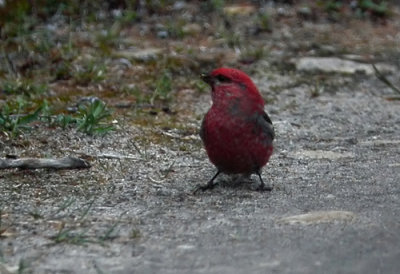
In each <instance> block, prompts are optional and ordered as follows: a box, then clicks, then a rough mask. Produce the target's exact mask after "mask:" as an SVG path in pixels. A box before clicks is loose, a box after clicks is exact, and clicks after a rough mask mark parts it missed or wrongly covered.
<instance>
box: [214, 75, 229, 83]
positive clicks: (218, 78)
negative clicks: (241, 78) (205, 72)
mask: <svg viewBox="0 0 400 274" xmlns="http://www.w3.org/2000/svg"><path fill="white" fill-rule="evenodd" d="M216 78H217V80H218V81H220V82H221V83H227V82H231V79H229V78H228V77H226V76H223V75H221V74H218V75H217V77H216Z"/></svg>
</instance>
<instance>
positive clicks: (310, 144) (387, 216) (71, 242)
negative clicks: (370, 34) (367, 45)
mask: <svg viewBox="0 0 400 274" xmlns="http://www.w3.org/2000/svg"><path fill="white" fill-rule="evenodd" d="M313 31H314V30H310V32H311V33H312V32H313ZM284 32H285V31H284V30H279V31H276V32H274V35H275V33H277V34H276V35H278V36H279V35H280V34H281V33H284ZM332 35H333V36H334V37H336V36H338V37H339V36H340V33H333V32H332ZM272 37H273V36H272ZM396 37H397V38H396V39H397V41H398V39H399V38H398V37H399V36H398V32H397V36H396ZM278 39H280V38H276V40H275V41H274V43H275V42H276V41H278ZM338 39H339V38H338ZM271 40H273V39H271ZM288 40H290V39H288ZM293 40H295V39H293ZM305 40H306V39H305ZM343 40H346V39H343ZM279 41H280V40H279ZM279 41H278V42H279ZM278 42H276V43H278ZM345 42H346V41H345ZM285 43H286V42H283V44H285ZM349 43H350V44H351V43H352V42H351V41H349ZM371 44H372V42H371ZM371 47H372V46H371ZM271 48H272V47H271ZM352 50H353V49H352V48H351V47H350V48H349V49H348V51H350V53H354V54H359V52H358V51H357V49H356V48H354V52H352ZM398 50H399V48H398V47H397V48H396V47H395V48H394V49H393V51H392V52H390V53H388V55H386V58H383V59H385V60H386V61H385V60H383V61H385V62H386V63H387V64H391V65H393V66H394V67H395V69H394V70H393V71H392V73H391V74H389V75H388V77H389V78H390V79H391V80H392V81H393V83H394V84H396V85H397V86H400V82H399V80H400V77H399V73H398V72H399V65H400V64H399V63H398V57H399V56H398ZM302 54H304V53H299V55H302ZM390 54H393V58H390ZM284 59H285V57H284V56H282V54H281V53H280V52H275V53H271V55H267V56H265V57H264V60H260V61H259V62H257V63H256V64H254V65H252V69H251V70H250V72H251V77H252V78H253V79H254V81H255V82H256V84H257V85H258V86H259V88H260V90H261V91H262V93H263V96H264V98H266V101H267V105H266V110H267V112H268V113H269V114H270V116H271V119H272V120H273V122H274V125H275V129H276V141H275V152H274V154H273V156H272V158H271V160H270V162H269V163H268V164H267V166H266V167H265V168H264V170H263V178H264V180H265V181H266V182H267V183H269V184H272V185H273V186H274V189H273V191H272V192H262V193H260V192H257V191H254V188H255V187H256V185H255V184H256V182H258V181H257V178H256V177H254V178H253V181H254V183H251V182H247V183H242V184H240V183H238V184H233V183H232V182H231V181H230V179H229V178H228V177H221V178H220V184H219V185H218V186H217V187H215V189H213V190H211V191H206V192H204V193H199V194H197V195H192V190H193V188H194V187H195V186H196V185H197V184H199V183H205V182H207V181H208V180H209V179H210V178H211V177H212V176H213V175H214V172H215V168H214V167H213V166H212V164H210V162H209V161H208V159H207V156H206V154H205V151H204V149H203V148H202V146H201V140H200V138H199V136H198V134H197V132H198V129H199V127H200V122H201V120H200V117H202V116H203V115H204V113H205V112H206V111H207V109H208V108H209V106H210V94H209V93H208V92H206V93H201V95H200V96H197V95H196V94H195V95H193V93H194V92H193V91H190V90H183V91H179V94H180V95H179V96H181V98H184V97H185V96H188V97H190V98H192V99H191V101H190V100H187V101H186V100H183V99H182V102H179V103H178V104H177V105H176V106H174V108H175V109H178V110H179V109H190V110H192V111H193V113H194V114H193V115H192V116H189V117H187V121H186V127H185V128H184V129H178V128H162V127H157V126H155V127H145V126H143V127H142V126H140V125H134V124H132V123H130V122H129V120H128V119H127V120H124V117H117V118H116V119H117V120H118V129H117V130H116V131H115V132H112V133H110V134H108V135H106V136H105V137H92V136H87V135H85V134H82V133H79V132H77V131H76V130H71V131H66V130H62V129H57V128H55V129H48V128H47V127H46V126H45V125H40V124H37V125H35V126H34V127H35V128H34V130H32V131H31V132H30V133H26V135H25V136H24V138H25V139H24V140H26V141H22V142H21V141H19V142H13V141H7V142H3V141H1V140H0V149H1V151H2V153H3V154H2V155H1V157H3V156H4V155H6V154H12V155H19V156H30V157H35V156H38V157H39V156H40V157H56V156H58V157H61V156H65V155H73V156H79V157H83V158H85V159H87V160H88V161H89V162H90V163H91V165H92V167H91V168H90V169H88V170H70V171H51V170H35V171H26V170H2V171H0V193H1V196H0V198H1V201H0V202H1V204H0V208H1V223H0V224H1V225H0V228H1V229H2V231H1V235H2V237H1V238H0V273H18V272H20V273H121V274H122V273H171V274H172V273H398V272H399V269H400V260H399V259H400V217H399V216H400V186H399V184H400V182H399V181H400V175H399V174H400V157H399V153H400V137H399V136H400V104H399V102H400V101H399V100H393V98H392V97H393V96H394V95H395V93H394V91H392V90H391V89H389V88H388V87H387V86H386V85H384V84H383V83H382V82H381V81H379V80H378V79H376V77H375V76H374V75H370V74H369V75H364V74H362V73H355V74H340V73H322V74H321V75H322V76H321V75H320V74H319V73H315V72H301V71H297V70H295V69H293V68H291V69H288V70H283V71H281V70H277V69H274V68H275V67H274V66H272V65H271V64H272V63H274V62H276V60H278V61H279V62H282V63H283V62H284V61H287V60H284ZM396 66H397V67H396ZM320 76H321V77H320ZM302 79H307V81H303V80H302ZM321 79H322V80H321ZM319 81H321V82H319ZM193 97H195V98H193ZM390 98H392V99H390ZM159 115H167V114H163V113H159ZM147 136H149V137H148V138H147ZM154 136H158V137H157V138H154ZM146 139H147V140H146ZM305 213H309V214H310V215H306V216H304V215H302V214H305Z"/></svg>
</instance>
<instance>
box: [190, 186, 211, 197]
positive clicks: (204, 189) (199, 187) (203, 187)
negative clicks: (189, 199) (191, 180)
mask: <svg viewBox="0 0 400 274" xmlns="http://www.w3.org/2000/svg"><path fill="white" fill-rule="evenodd" d="M214 186H215V184H205V185H197V186H196V187H195V189H194V190H193V195H195V194H197V192H199V191H200V190H201V191H206V190H207V189H213V188H214Z"/></svg>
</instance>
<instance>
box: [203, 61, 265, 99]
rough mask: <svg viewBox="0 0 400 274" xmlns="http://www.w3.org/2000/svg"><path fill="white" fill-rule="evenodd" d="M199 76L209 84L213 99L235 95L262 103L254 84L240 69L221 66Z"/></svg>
mask: <svg viewBox="0 0 400 274" xmlns="http://www.w3.org/2000/svg"><path fill="white" fill-rule="evenodd" d="M201 78H202V79H203V81H204V82H206V83H207V84H209V85H210V86H211V89H212V97H213V101H215V100H218V99H225V98H228V97H235V98H246V99H249V100H251V101H253V102H254V103H256V104H260V105H264V100H263V99H262V97H261V95H260V93H259V92H258V89H257V87H256V85H255V84H254V83H253V81H252V80H251V79H250V77H249V76H247V74H246V73H244V72H243V71H241V70H238V69H233V68H224V67H223V68H218V69H215V70H213V71H212V72H211V73H210V74H203V75H202V76H201ZM217 98H218V99H217Z"/></svg>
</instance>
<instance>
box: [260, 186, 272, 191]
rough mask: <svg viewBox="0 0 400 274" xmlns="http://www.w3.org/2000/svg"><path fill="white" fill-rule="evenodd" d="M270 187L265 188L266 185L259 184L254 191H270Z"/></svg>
mask: <svg viewBox="0 0 400 274" xmlns="http://www.w3.org/2000/svg"><path fill="white" fill-rule="evenodd" d="M272 189H273V188H272V186H267V185H266V184H260V185H259V186H258V187H257V188H256V190H257V191H272Z"/></svg>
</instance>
